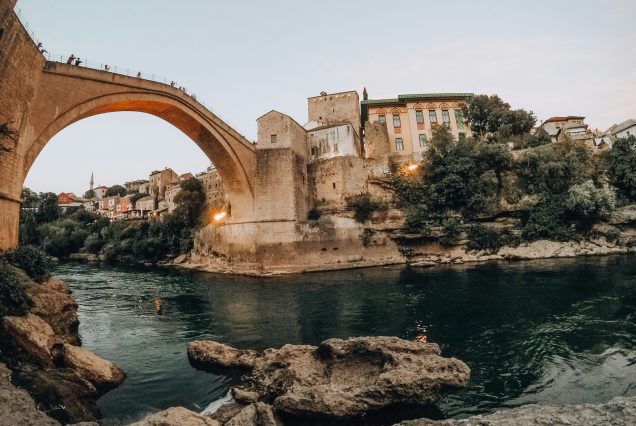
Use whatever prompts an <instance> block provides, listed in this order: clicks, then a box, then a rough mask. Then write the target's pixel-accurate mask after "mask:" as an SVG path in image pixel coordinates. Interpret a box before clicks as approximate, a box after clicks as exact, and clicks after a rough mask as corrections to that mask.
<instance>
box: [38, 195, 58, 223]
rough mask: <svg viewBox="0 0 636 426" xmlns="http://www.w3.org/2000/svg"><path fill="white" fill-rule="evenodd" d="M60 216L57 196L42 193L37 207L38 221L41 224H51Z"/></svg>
mask: <svg viewBox="0 0 636 426" xmlns="http://www.w3.org/2000/svg"><path fill="white" fill-rule="evenodd" d="M59 216H60V209H59V208H58V206H57V195H55V194H54V193H52V192H44V193H40V195H39V201H38V205H37V221H38V222H39V223H45V222H51V221H53V220H55V219H57V218H58V217H59Z"/></svg>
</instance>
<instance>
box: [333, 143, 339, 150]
mask: <svg viewBox="0 0 636 426" xmlns="http://www.w3.org/2000/svg"><path fill="white" fill-rule="evenodd" d="M333 152H338V144H337V143H335V144H333Z"/></svg>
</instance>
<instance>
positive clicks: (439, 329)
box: [55, 256, 636, 424]
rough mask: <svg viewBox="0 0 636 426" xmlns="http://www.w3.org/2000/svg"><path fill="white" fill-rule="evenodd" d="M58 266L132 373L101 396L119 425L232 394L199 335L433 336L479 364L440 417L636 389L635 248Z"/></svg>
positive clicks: (268, 338)
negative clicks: (423, 264)
mask: <svg viewBox="0 0 636 426" xmlns="http://www.w3.org/2000/svg"><path fill="white" fill-rule="evenodd" d="M55 275H56V276H58V277H59V278H61V279H63V280H65V281H66V282H68V283H69V285H70V286H71V288H72V290H73V293H74V296H75V298H76V299H77V301H78V303H79V306H80V308H79V315H80V321H81V325H80V333H81V335H82V339H83V344H84V347H86V348H87V349H89V350H91V351H93V352H95V353H96V354H98V355H100V356H102V357H104V358H106V359H108V360H111V361H113V362H115V363H116V364H117V365H118V366H119V367H121V368H122V369H123V370H124V371H125V372H126V373H127V375H128V378H127V379H126V381H125V383H124V384H123V385H121V386H120V387H118V388H117V389H115V390H113V391H111V392H110V393H108V394H106V395H105V396H103V397H102V398H101V399H100V400H99V406H100V408H101V410H102V412H103V414H104V420H105V422H106V423H108V424H120V423H122V422H128V421H131V420H135V419H138V418H140V417H141V416H143V415H145V414H147V413H149V412H153V411H157V410H160V409H164V408H167V407H171V406H177V405H182V406H185V407H187V408H190V409H192V410H195V411H200V410H202V409H203V408H205V407H206V406H207V405H208V404H210V403H211V402H212V401H214V400H216V399H218V398H220V397H222V396H224V395H225V394H226V393H227V391H228V389H229V387H230V386H231V385H232V380H233V379H232V378H230V377H224V376H220V375H215V374H211V373H206V372H202V371H198V370H196V369H194V368H192V367H191V366H190V365H189V363H188V360H187V355H186V343H187V342H188V341H190V340H195V339H211V340H216V341H220V342H223V343H226V344H229V345H232V346H236V347H239V348H254V349H264V348H268V347H278V346H281V345H283V344H285V343H306V344H317V343H319V342H321V341H322V340H324V339H328V338H331V337H343V338H345V337H350V336H368V335H378V336H379V335H395V336H399V337H402V338H405V339H413V338H415V337H416V336H417V335H420V334H425V335H426V336H427V337H428V340H429V341H430V342H435V343H438V344H439V345H440V346H441V348H442V353H443V355H445V356H454V357H457V358H459V359H461V360H463V361H464V362H466V363H467V364H468V365H469V366H470V368H471V370H472V376H471V380H470V383H469V385H468V386H467V387H466V388H465V389H463V390H461V391H459V392H456V393H454V394H452V395H449V396H447V397H446V398H445V399H444V400H443V401H441V403H440V404H439V405H438V408H439V410H438V411H437V412H434V413H433V414H432V415H433V416H435V417H467V416H469V415H472V414H477V413H488V412H492V411H494V410H497V409H502V408H509V407H514V406H518V405H522V404H527V403H541V404H551V403H583V402H605V401H608V400H610V399H611V398H613V397H615V396H634V395H636V256H612V257H598V258H578V259H567V260H546V261H532V262H524V263H489V264H482V265H475V266H460V267H455V266H454V267H438V268H431V269H421V270H414V269H404V268H389V269H383V268H374V269H360V270H351V271H338V272H330V273H316V274H305V275H295V276H287V277H279V278H261V279H255V278H246V277H236V276H225V275H210V274H204V273H196V272H181V271H174V270H166V269H153V268H124V267H111V266H102V265H86V264H78V263H62V264H60V265H58V266H57V268H56V271H55ZM157 297H159V298H161V299H162V301H163V314H162V315H158V314H157V313H156V312H155V310H154V308H153V304H152V302H153V300H154V299H155V298H157ZM418 415H421V413H417V412H415V413H412V412H404V413H398V418H399V417H417V416H418Z"/></svg>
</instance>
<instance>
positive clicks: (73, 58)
mask: <svg viewBox="0 0 636 426" xmlns="http://www.w3.org/2000/svg"><path fill="white" fill-rule="evenodd" d="M74 60H75V54H71V56H69V57H68V60H67V61H66V63H67V64H69V65H73V61H74Z"/></svg>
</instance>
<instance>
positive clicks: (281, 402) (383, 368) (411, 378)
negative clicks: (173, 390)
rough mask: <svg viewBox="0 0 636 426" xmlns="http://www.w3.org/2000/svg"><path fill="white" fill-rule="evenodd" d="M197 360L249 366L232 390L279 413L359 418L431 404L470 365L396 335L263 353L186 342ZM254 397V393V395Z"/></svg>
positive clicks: (462, 379) (465, 375)
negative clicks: (397, 407)
mask: <svg viewBox="0 0 636 426" xmlns="http://www.w3.org/2000/svg"><path fill="white" fill-rule="evenodd" d="M188 355H189V357H190V359H191V361H192V362H194V363H196V364H198V365H199V366H206V367H209V368H212V369H214V368H216V369H218V368H219V367H226V368H227V367H240V368H244V369H247V370H249V371H250V374H248V375H246V376H244V380H243V383H242V384H241V386H238V387H237V388H235V389H236V390H235V392H234V393H235V394H239V395H245V392H250V393H251V394H254V393H255V394H256V395H257V399H258V401H261V402H265V403H267V404H271V405H272V406H273V407H274V408H275V410H276V411H277V412H280V413H285V414H289V415H293V416H300V417H304V416H306V417H331V418H346V417H356V416H359V415H362V414H364V413H366V412H368V411H372V410H379V409H382V408H385V407H388V406H395V405H431V404H434V403H435V402H437V401H438V400H439V399H440V398H441V397H442V396H443V395H444V394H445V393H447V392H448V391H451V390H453V389H459V388H461V387H463V386H465V385H466V383H467V382H468V379H469V377H470V369H469V368H468V366H466V364H464V363H463V362H462V361H459V360H457V359H455V358H444V357H442V356H441V355H440V349H439V346H438V345H436V344H432V343H420V342H412V341H407V340H402V339H399V338H397V337H359V338H352V339H347V340H343V339H329V340H325V341H324V342H323V343H321V344H320V345H319V346H317V347H316V346H310V345H285V346H283V347H282V348H280V349H267V350H265V351H262V352H256V351H242V350H238V349H235V348H232V347H229V346H226V345H222V344H220V343H217V342H203V341H195V342H191V343H189V344H188ZM251 399H253V398H251Z"/></svg>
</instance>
